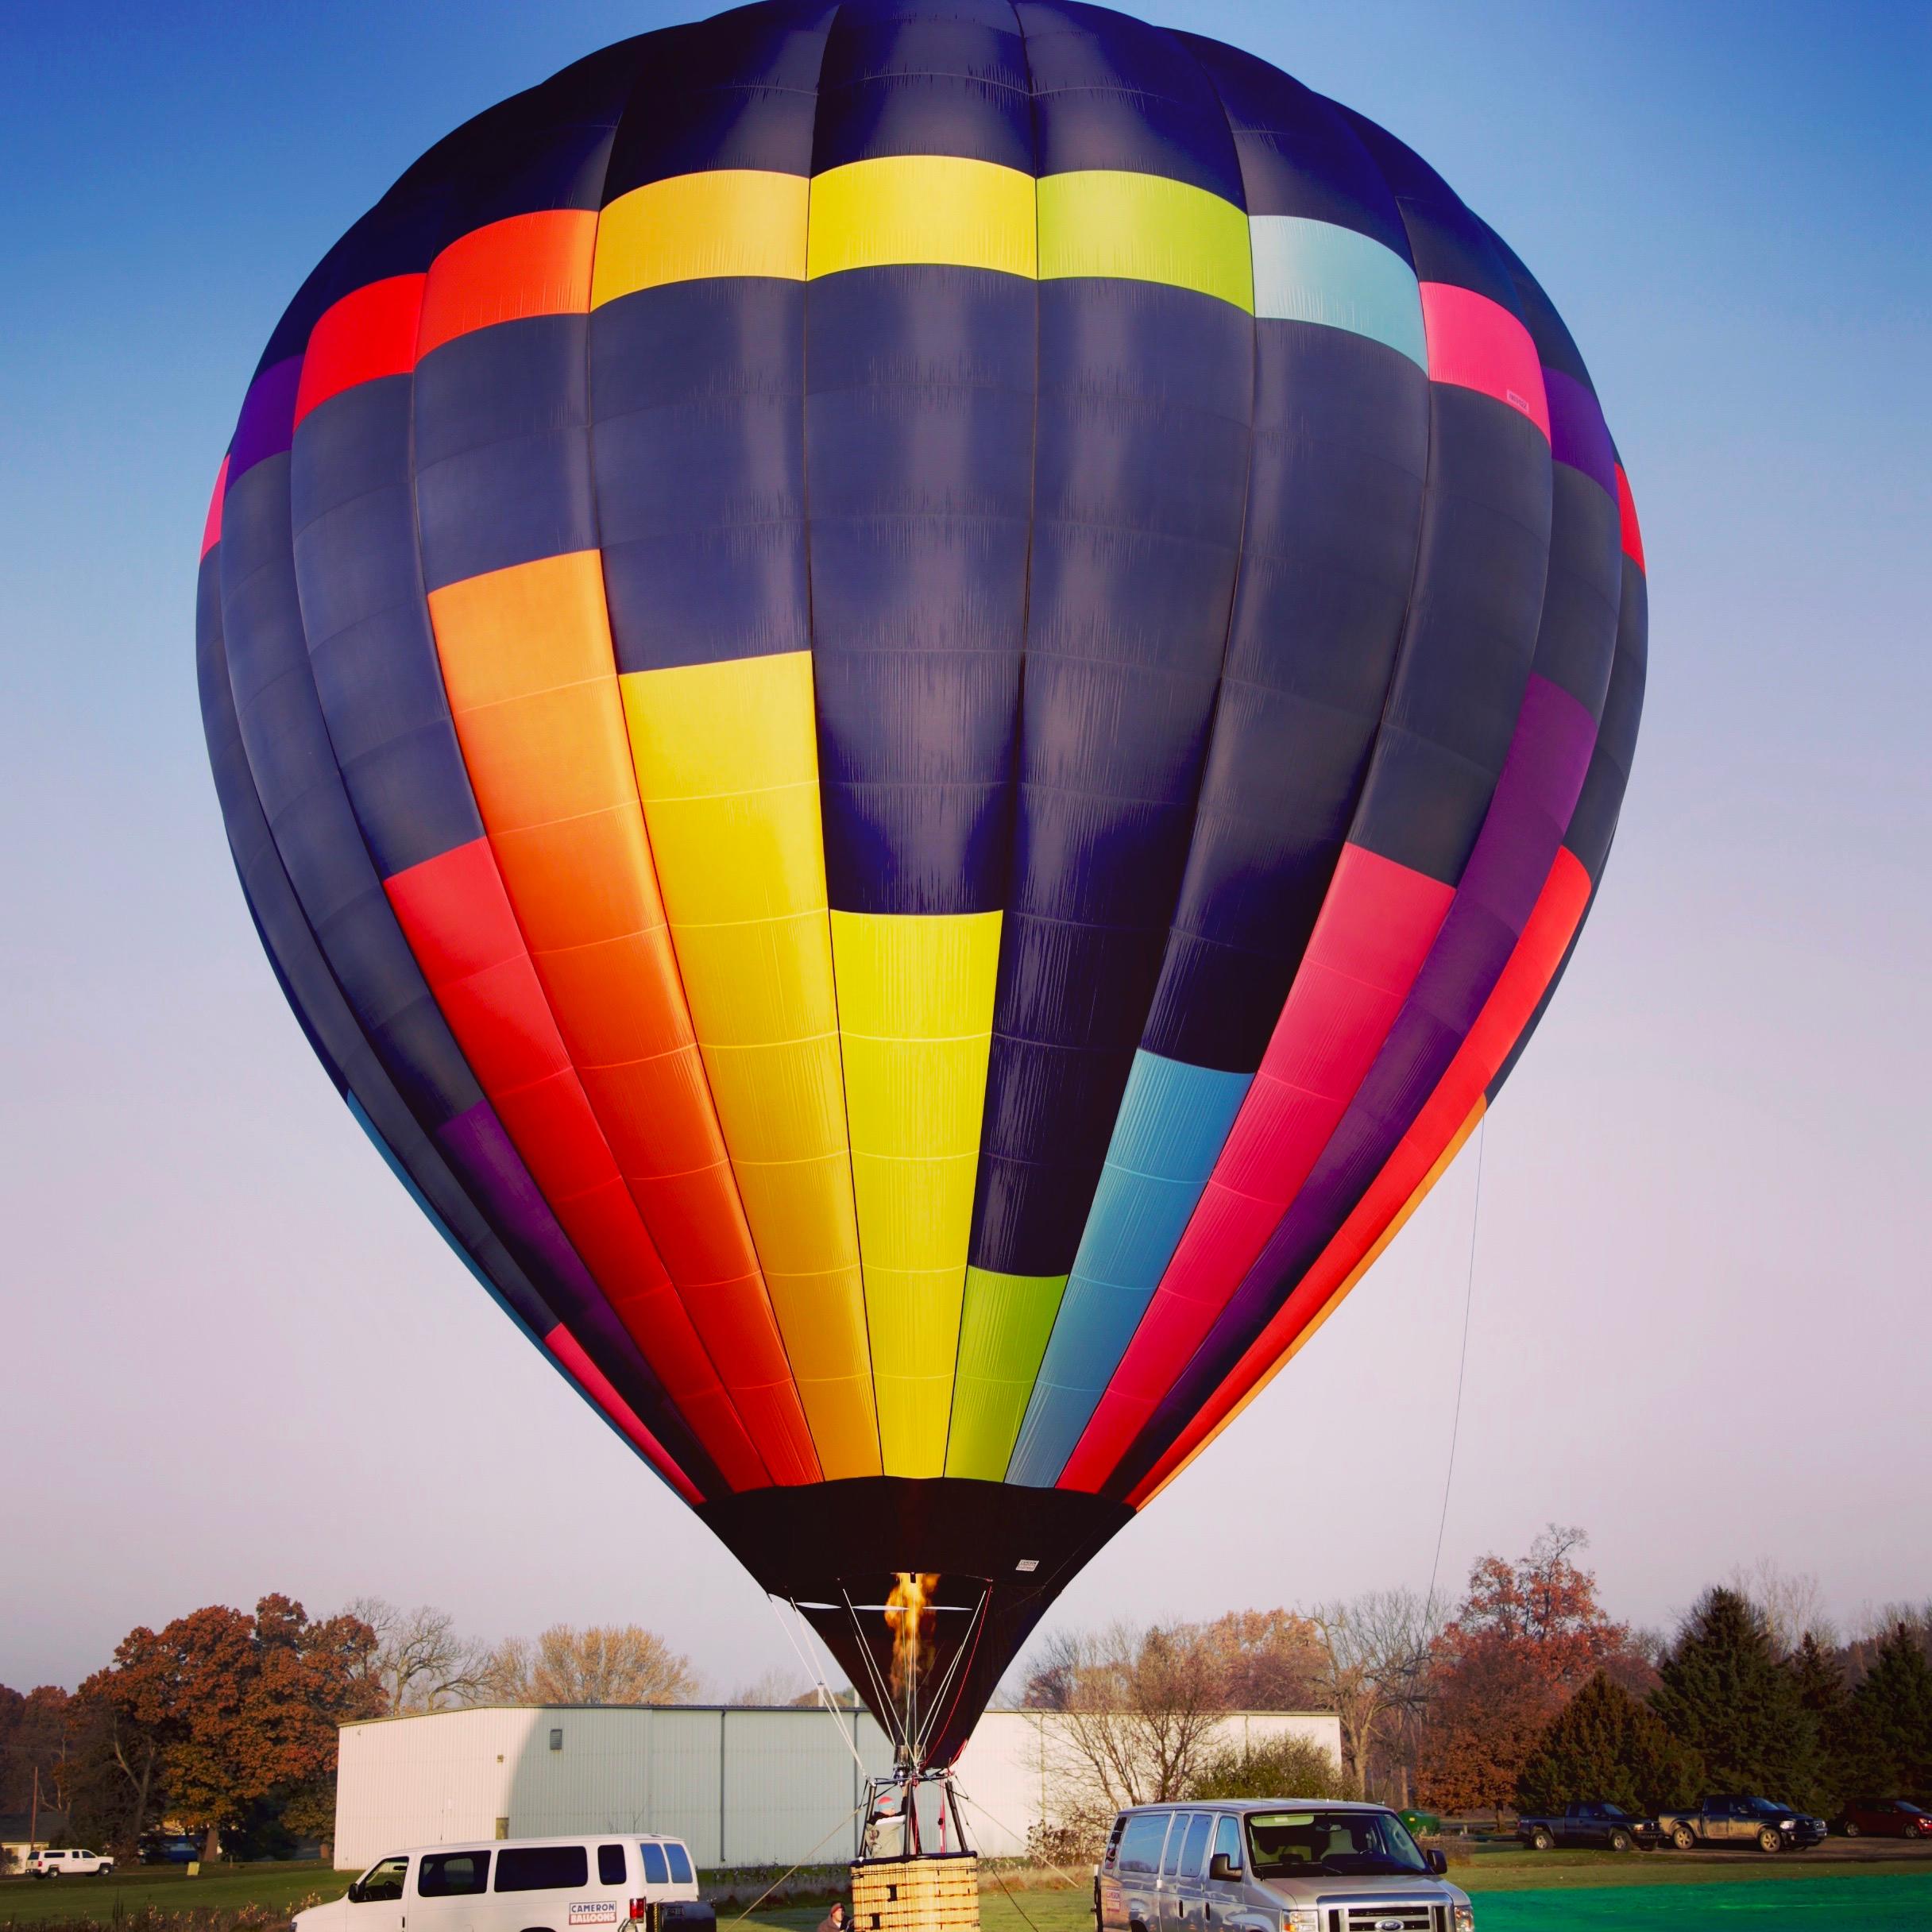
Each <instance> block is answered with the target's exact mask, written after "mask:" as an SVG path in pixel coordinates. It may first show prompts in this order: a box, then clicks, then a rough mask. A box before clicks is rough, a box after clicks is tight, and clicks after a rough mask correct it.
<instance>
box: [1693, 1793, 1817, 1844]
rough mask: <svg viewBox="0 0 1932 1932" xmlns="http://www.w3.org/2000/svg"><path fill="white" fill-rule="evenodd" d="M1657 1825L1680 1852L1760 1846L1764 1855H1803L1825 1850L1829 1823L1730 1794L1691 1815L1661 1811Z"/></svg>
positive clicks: (1766, 1801)
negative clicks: (1813, 1847) (1818, 1847)
mask: <svg viewBox="0 0 1932 1932" xmlns="http://www.w3.org/2000/svg"><path fill="white" fill-rule="evenodd" d="M1657 1824H1658V1826H1659V1828H1660V1830H1662V1831H1663V1833H1664V1835H1665V1836H1666V1837H1668V1838H1669V1840H1670V1841H1671V1844H1673V1845H1675V1846H1676V1847H1677V1849H1678V1850H1679V1851H1680V1852H1687V1851H1691V1850H1692V1849H1694V1848H1695V1847H1696V1846H1698V1845H1736V1846H1737V1847H1738V1848H1739V1849H1742V1848H1743V1847H1744V1846H1745V1845H1756V1847H1757V1849H1759V1850H1760V1852H1789V1851H1803V1849H1805V1848H1806V1846H1808V1845H1818V1844H1822V1842H1823V1841H1824V1837H1825V1821H1824V1820H1823V1819H1822V1818H1814V1817H1813V1816H1812V1815H1811V1814H1810V1812H1808V1811H1800V1810H1797V1809H1796V1808H1795V1806H1791V1805H1781V1804H1779V1803H1777V1802H1776V1800H1775V1799H1769V1798H1750V1797H1743V1796H1740V1795H1737V1793H1735V1792H1725V1793H1722V1794H1720V1795H1718V1796H1716V1797H1714V1798H1706V1799H1705V1800H1704V1801H1703V1803H1702V1804H1700V1805H1698V1807H1697V1808H1696V1809H1695V1810H1691V1811H1662V1812H1660V1813H1659V1814H1657Z"/></svg>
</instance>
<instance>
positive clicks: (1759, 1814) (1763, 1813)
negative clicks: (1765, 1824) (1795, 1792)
mask: <svg viewBox="0 0 1932 1932" xmlns="http://www.w3.org/2000/svg"><path fill="white" fill-rule="evenodd" d="M1745 1810H1747V1811H1748V1812H1749V1813H1750V1814H1751V1815H1752V1817H1753V1818H1776V1816H1777V1815H1778V1814H1779V1812H1781V1811H1788V1810H1791V1806H1789V1805H1779V1804H1773V1803H1772V1801H1771V1800H1770V1799H1768V1798H1747V1799H1745Z"/></svg>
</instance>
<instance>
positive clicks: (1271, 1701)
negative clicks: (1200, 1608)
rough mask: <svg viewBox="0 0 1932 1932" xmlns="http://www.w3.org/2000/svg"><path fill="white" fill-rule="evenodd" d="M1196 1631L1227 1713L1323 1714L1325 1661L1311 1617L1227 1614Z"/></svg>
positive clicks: (1273, 1612)
mask: <svg viewBox="0 0 1932 1932" xmlns="http://www.w3.org/2000/svg"><path fill="white" fill-rule="evenodd" d="M1197 1630H1198V1636H1199V1640H1200V1643H1201V1644H1202V1646H1203V1647H1204V1649H1205V1650H1206V1652H1207V1653H1208V1658H1209V1660H1210V1661H1211V1663H1212V1665H1213V1667H1215V1670H1217V1671H1219V1674H1220V1677H1221V1694H1222V1698H1223V1702H1225V1703H1226V1704H1227V1707H1228V1709H1229V1710H1316V1709H1318V1708H1326V1706H1323V1704H1322V1702H1321V1698H1322V1681H1323V1675H1324V1672H1325V1670H1326V1667H1327V1657H1326V1653H1325V1652H1324V1650H1323V1643H1322V1635H1321V1633H1320V1630H1319V1629H1317V1628H1316V1622H1315V1620H1314V1618H1313V1617H1304V1615H1302V1614H1301V1613H1300V1612H1299V1611H1296V1610H1287V1609H1273V1610H1230V1611H1229V1612H1227V1614H1226V1615H1225V1616H1222V1617H1215V1620H1214V1621H1212V1622H1211V1623H1206V1624H1202V1625H1198V1626H1197Z"/></svg>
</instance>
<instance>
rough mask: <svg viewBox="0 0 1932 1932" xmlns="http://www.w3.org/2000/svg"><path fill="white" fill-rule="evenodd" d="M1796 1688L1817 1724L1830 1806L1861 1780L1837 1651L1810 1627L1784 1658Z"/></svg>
mask: <svg viewBox="0 0 1932 1932" xmlns="http://www.w3.org/2000/svg"><path fill="white" fill-rule="evenodd" d="M1784 1667H1785V1669H1786V1670H1787V1671H1789V1672H1790V1673H1791V1682H1792V1683H1793V1684H1794V1685H1795V1687H1796V1688H1797V1691H1798V1701H1799V1703H1800V1704H1802V1705H1803V1706H1804V1707H1805V1709H1806V1710H1808V1711H1809V1712H1810V1714H1811V1720H1812V1721H1813V1722H1814V1724H1815V1725H1817V1726H1818V1750H1819V1754H1820V1760H1821V1762H1820V1767H1819V1783H1820V1786H1821V1789H1822V1798H1823V1801H1824V1802H1825V1803H1827V1804H1829V1805H1830V1806H1831V1807H1832V1808H1833V1809H1834V1810H1835V1809H1836V1808H1837V1806H1839V1805H1841V1804H1842V1803H1844V1802H1845V1800H1846V1799H1848V1798H1850V1797H1852V1796H1853V1795H1855V1794H1854V1793H1853V1791H1852V1789H1851V1787H1852V1786H1853V1784H1856V1783H1859V1782H1860V1774H1859V1770H1858V1767H1857V1754H1856V1752H1855V1751H1854V1750H1853V1744H1852V1737H1851V1702H1850V1699H1849V1698H1848V1697H1847V1696H1846V1694H1845V1667H1844V1664H1843V1663H1841V1661H1840V1660H1839V1657H1838V1654H1837V1652H1836V1651H1834V1650H1832V1649H1830V1648H1828V1647H1827V1646H1826V1645H1825V1644H1821V1643H1820V1642H1819V1641H1818V1638H1817V1637H1816V1636H1814V1634H1813V1633H1811V1632H1810V1631H1809V1630H1807V1631H1806V1633H1805V1634H1804V1636H1803V1640H1802V1641H1801V1642H1800V1643H1799V1646H1798V1648H1796V1649H1795V1651H1793V1652H1791V1656H1789V1657H1787V1659H1786V1660H1785V1663H1784Z"/></svg>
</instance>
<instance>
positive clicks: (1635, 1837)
mask: <svg viewBox="0 0 1932 1932" xmlns="http://www.w3.org/2000/svg"><path fill="white" fill-rule="evenodd" d="M1516 1835H1517V1837H1519V1838H1520V1839H1521V1840H1522V1841H1523V1842H1524V1844H1525V1845H1532V1846H1534V1847H1535V1849H1536V1850H1538V1851H1540V1852H1547V1851H1548V1850H1549V1849H1551V1846H1552V1845H1606V1846H1608V1847H1609V1849H1610V1850H1612V1851H1613V1852H1628V1851H1630V1850H1633V1849H1635V1848H1636V1847H1637V1846H1639V1845H1640V1846H1641V1847H1642V1848H1643V1849H1644V1850H1645V1851H1647V1852H1651V1851H1655V1850H1656V1848H1657V1847H1658V1846H1659V1845H1661V1844H1662V1843H1663V1833H1662V1832H1661V1831H1660V1830H1658V1829H1657V1821H1656V1819H1655V1818H1637V1817H1635V1816H1633V1814H1631V1813H1629V1812H1628V1811H1626V1810H1625V1809H1624V1808H1623V1806H1621V1805H1613V1804H1610V1803H1608V1802H1606V1801H1600V1800H1598V1799H1585V1800H1583V1801H1582V1802H1580V1803H1575V1804H1567V1805H1565V1806H1563V1809H1562V1810H1560V1811H1552V1812H1548V1813H1546V1814H1544V1816H1542V1817H1540V1818H1536V1817H1530V1818H1518V1819H1517V1826H1516Z"/></svg>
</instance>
